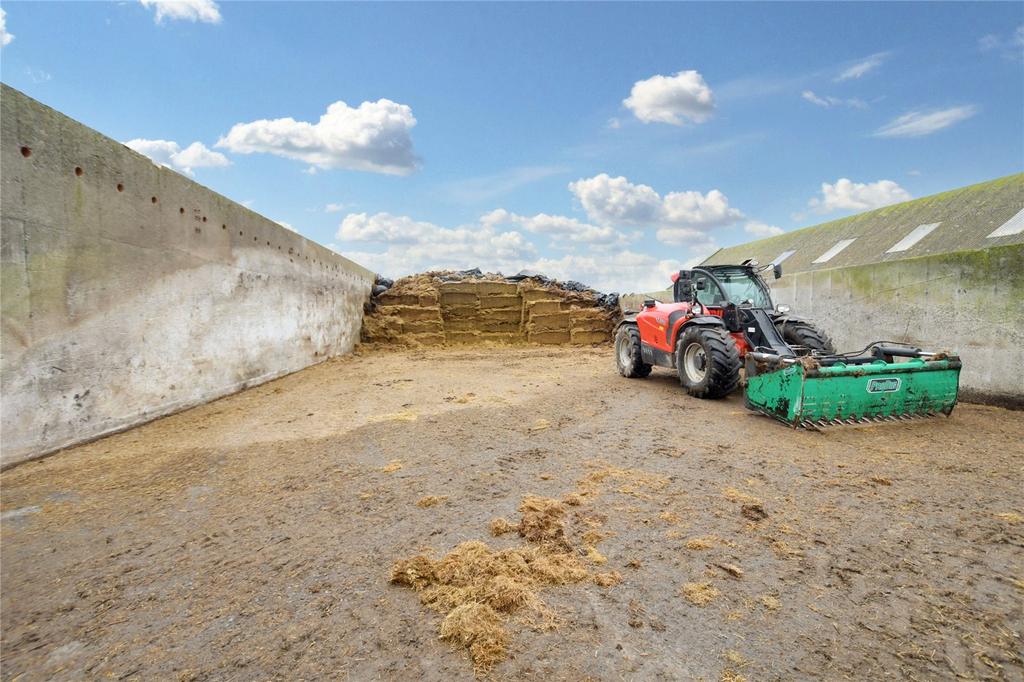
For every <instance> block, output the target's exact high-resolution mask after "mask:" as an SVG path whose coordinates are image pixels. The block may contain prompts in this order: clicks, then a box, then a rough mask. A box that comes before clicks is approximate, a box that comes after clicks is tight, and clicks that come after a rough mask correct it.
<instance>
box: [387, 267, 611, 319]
mask: <svg viewBox="0 0 1024 682" xmlns="http://www.w3.org/2000/svg"><path fill="white" fill-rule="evenodd" d="M498 275H499V276H501V277H502V279H504V280H505V281H506V282H522V281H523V280H525V279H532V280H535V281H537V282H539V283H540V284H546V285H552V286H557V287H559V288H561V289H565V290H566V291H578V292H580V293H583V292H588V291H589V292H591V293H593V294H596V295H597V304H598V305H599V306H601V307H602V308H608V309H617V308H618V307H619V294H618V292H614V291H613V292H612V293H610V294H602V293H601V292H599V291H596V290H595V289H592V288H591V287H588V286H587V285H586V284H583V283H582V282H575V281H573V280H568V281H566V282H559V281H558V280H557V279H553V278H551V277H548V276H547V275H544V274H543V273H540V272H536V271H535V270H520V271H519V272H517V273H516V274H514V275H509V276H507V277H506V276H504V275H501V273H500V272H499V273H498ZM484 277H487V278H488V279H491V277H490V276H487V275H485V274H484V273H483V272H482V271H481V270H480V268H471V269H469V270H459V271H457V272H447V273H445V274H443V275H438V276H437V279H439V280H440V281H442V282H462V281H464V280H467V279H483V278H484ZM394 285H395V281H394V280H392V279H388V278H387V277H381V276H380V275H377V278H376V279H375V280H374V282H373V295H372V297H373V298H377V297H378V296H380V295H381V294H383V293H384V292H385V291H387V290H388V289H390V288H391V287H393V286H394ZM371 305H372V304H371Z"/></svg>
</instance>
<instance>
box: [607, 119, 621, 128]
mask: <svg viewBox="0 0 1024 682" xmlns="http://www.w3.org/2000/svg"><path fill="white" fill-rule="evenodd" d="M604 127H605V128H608V129H609V130H618V129H619V128H621V127H622V121H620V120H619V119H618V118H616V117H614V116H612V117H611V118H610V119H608V122H607V123H605V126H604Z"/></svg>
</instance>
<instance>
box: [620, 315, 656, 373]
mask: <svg viewBox="0 0 1024 682" xmlns="http://www.w3.org/2000/svg"><path fill="white" fill-rule="evenodd" d="M615 366H616V367H618V369H619V374H621V375H622V376H624V377H627V378H629V379H642V378H644V377H646V376H648V375H650V373H651V366H650V365H648V364H647V363H646V362H644V361H643V359H642V357H641V356H640V330H639V329H637V328H636V327H634V326H632V325H623V326H622V327H619V331H618V333H617V334H616V335H615Z"/></svg>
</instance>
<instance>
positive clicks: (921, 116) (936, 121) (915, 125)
mask: <svg viewBox="0 0 1024 682" xmlns="http://www.w3.org/2000/svg"><path fill="white" fill-rule="evenodd" d="M976 113H978V108H977V107H975V106H973V105H971V106H962V107H951V108H949V109H939V110H936V111H929V112H922V111H911V112H909V113H906V114H903V115H902V116H899V117H897V118H895V119H893V120H892V121H889V122H888V123H886V124H885V125H884V126H882V127H881V128H879V129H878V130H876V131H875V133H874V136H875V137H922V136H924V135H931V134H932V133H934V132H937V131H939V130H942V129H943V128H948V127H950V126H951V125H954V124H955V123H959V122H960V121H965V120H967V119H969V118H971V117H972V116H974V115H975V114H976Z"/></svg>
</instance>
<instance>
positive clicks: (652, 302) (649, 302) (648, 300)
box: [644, 298, 657, 308]
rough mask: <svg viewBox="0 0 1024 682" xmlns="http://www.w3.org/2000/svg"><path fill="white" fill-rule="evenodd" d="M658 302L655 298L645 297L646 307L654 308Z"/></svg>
mask: <svg viewBox="0 0 1024 682" xmlns="http://www.w3.org/2000/svg"><path fill="white" fill-rule="evenodd" d="M656 303H657V301H655V300H654V299H653V298H645V299H644V307H645V308H653V307H654V306H655V304H656Z"/></svg>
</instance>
